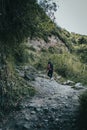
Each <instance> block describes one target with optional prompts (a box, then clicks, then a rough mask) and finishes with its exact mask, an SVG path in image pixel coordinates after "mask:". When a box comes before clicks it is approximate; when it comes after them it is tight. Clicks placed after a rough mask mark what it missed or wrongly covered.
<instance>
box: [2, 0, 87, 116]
mask: <svg viewBox="0 0 87 130" xmlns="http://www.w3.org/2000/svg"><path fill="white" fill-rule="evenodd" d="M52 37H53V44H52V45H51V44H50V41H51V38H52ZM82 37H83V39H85V40H84V42H83V40H81V38H82ZM55 40H56V44H54V41H55ZM33 41H34V42H33ZM37 41H38V42H39V43H41V45H42V43H43V44H44V47H43V46H41V45H40V46H39V51H38V49H36V48H35V46H36V45H37ZM86 41H87V37H86V36H81V35H77V34H72V33H69V32H68V31H67V30H65V29H62V28H60V27H58V26H57V25H56V24H55V23H53V22H52V20H51V19H50V18H49V17H48V16H47V15H46V13H45V12H44V11H43V9H42V8H41V7H40V6H39V5H38V4H37V2H36V0H21V1H20V0H15V1H12V0H1V1H0V77H1V80H0V99H1V100H0V109H1V110H2V111H3V113H4V112H5V113H6V111H9V108H14V106H15V107H16V106H17V104H18V103H17V102H18V101H19V100H20V99H21V98H23V97H25V95H33V94H34V93H35V91H34V90H33V88H32V86H31V85H30V84H29V83H27V81H26V80H25V79H24V78H23V77H22V74H23V73H25V70H24V68H23V67H24V65H27V66H30V65H32V67H33V68H32V69H29V68H28V70H32V71H33V72H34V71H36V70H34V68H36V69H38V70H41V71H42V70H44V69H45V68H46V64H47V62H48V60H49V59H50V60H52V61H53V63H54V65H55V73H56V74H58V75H61V76H62V77H63V80H66V79H68V78H70V79H72V80H74V81H75V82H82V83H84V84H86V83H87V81H86V79H87V72H86V71H85V70H86V69H87V64H86V63H87V55H86V52H87V42H86ZM33 43H35V44H33ZM83 50H84V51H83ZM20 66H22V67H20ZM28 72H30V71H28ZM19 73H20V75H21V76H20V75H19ZM56 74H55V75H56ZM9 106H10V107H9ZM0 114H1V115H2V112H1V113H0Z"/></svg>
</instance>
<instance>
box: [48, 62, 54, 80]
mask: <svg viewBox="0 0 87 130" xmlns="http://www.w3.org/2000/svg"><path fill="white" fill-rule="evenodd" d="M47 75H48V76H49V77H50V79H51V78H52V76H53V64H52V63H51V62H50V61H49V62H48V65H47Z"/></svg>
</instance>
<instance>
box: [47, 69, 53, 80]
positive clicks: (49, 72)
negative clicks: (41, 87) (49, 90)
mask: <svg viewBox="0 0 87 130" xmlns="http://www.w3.org/2000/svg"><path fill="white" fill-rule="evenodd" d="M47 75H48V76H49V77H50V78H52V76H53V70H49V71H48V74H47Z"/></svg>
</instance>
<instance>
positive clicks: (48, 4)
mask: <svg viewBox="0 0 87 130" xmlns="http://www.w3.org/2000/svg"><path fill="white" fill-rule="evenodd" d="M39 4H40V6H41V7H42V8H43V10H44V11H45V12H46V13H47V15H48V16H49V17H50V18H51V19H52V21H55V16H54V12H55V11H57V7H58V5H57V1H56V2H55V1H54V0H40V1H39Z"/></svg>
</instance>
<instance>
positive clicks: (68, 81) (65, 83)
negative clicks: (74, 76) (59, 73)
mask: <svg viewBox="0 0 87 130" xmlns="http://www.w3.org/2000/svg"><path fill="white" fill-rule="evenodd" d="M63 84H64V85H74V84H75V82H73V81H71V80H67V81H66V82H64V83H63Z"/></svg>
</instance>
